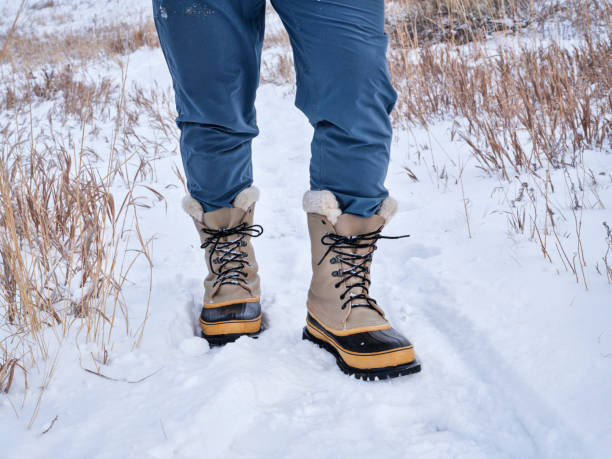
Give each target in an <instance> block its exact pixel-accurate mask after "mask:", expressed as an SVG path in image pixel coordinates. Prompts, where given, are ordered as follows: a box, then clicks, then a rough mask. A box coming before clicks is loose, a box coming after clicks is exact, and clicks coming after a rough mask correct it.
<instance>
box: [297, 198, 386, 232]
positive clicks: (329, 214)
mask: <svg viewBox="0 0 612 459" xmlns="http://www.w3.org/2000/svg"><path fill="white" fill-rule="evenodd" d="M302 207H303V208H304V210H305V211H306V212H307V213H313V214H320V215H324V216H325V217H326V218H327V219H328V220H329V221H330V222H331V224H332V225H335V224H336V223H337V222H338V217H339V216H340V215H342V211H341V210H340V205H339V204H338V200H337V199H336V196H334V194H333V193H332V192H331V191H328V190H321V191H307V192H306V193H305V194H304V199H303V200H302ZM395 212H397V201H396V200H395V199H393V198H392V197H391V196H388V197H387V198H386V199H385V200H384V201H383V202H382V204H381V205H380V209H378V212H377V215H380V216H381V217H382V218H384V219H385V223H389V221H390V220H391V218H393V216H394V215H395Z"/></svg>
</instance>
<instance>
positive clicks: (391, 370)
mask: <svg viewBox="0 0 612 459" xmlns="http://www.w3.org/2000/svg"><path fill="white" fill-rule="evenodd" d="M302 339H304V340H308V341H310V342H312V343H314V344H316V345H317V346H319V347H320V348H323V349H325V350H326V351H327V352H329V353H330V354H332V355H333V356H334V357H335V358H336V363H337V364H338V367H340V369H341V370H342V372H343V373H345V374H347V375H350V376H354V377H355V378H357V379H363V380H364V381H374V380H376V379H377V378H378V379H389V378H397V377H398V376H406V375H409V374H413V373H418V372H419V371H421V363H420V362H419V361H418V360H414V361H413V362H410V363H406V364H404V365H397V366H394V367H385V368H375V369H371V370H364V369H361V368H354V367H351V366H349V365H347V364H346V363H345V362H344V360H342V357H340V354H338V351H336V349H335V348H334V347H333V346H332V345H331V344H329V343H327V342H326V341H323V340H320V339H318V338H316V337H315V336H313V335H312V334H311V333H310V332H309V331H308V329H307V328H306V327H304V331H303V332H302Z"/></svg>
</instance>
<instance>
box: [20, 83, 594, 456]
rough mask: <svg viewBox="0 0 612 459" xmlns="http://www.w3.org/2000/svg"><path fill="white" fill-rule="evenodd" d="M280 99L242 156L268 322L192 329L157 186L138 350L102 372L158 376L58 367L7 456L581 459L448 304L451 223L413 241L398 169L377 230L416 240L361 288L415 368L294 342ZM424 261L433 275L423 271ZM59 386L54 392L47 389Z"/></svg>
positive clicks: (190, 256)
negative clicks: (210, 339)
mask: <svg viewBox="0 0 612 459" xmlns="http://www.w3.org/2000/svg"><path fill="white" fill-rule="evenodd" d="M283 91H285V89H283V88H276V87H273V86H265V87H263V88H261V90H260V93H259V98H258V112H259V119H260V128H261V130H262V135H261V137H260V138H258V139H257V141H256V143H255V147H254V151H255V153H254V157H255V159H254V161H255V171H256V172H255V176H256V183H257V184H258V185H259V186H260V187H261V189H262V199H261V202H260V203H259V205H258V208H257V213H256V217H257V221H258V222H259V223H261V224H262V225H263V226H264V228H265V233H264V235H263V236H262V237H261V238H259V239H257V240H256V242H255V245H256V250H257V255H258V261H259V263H260V266H261V273H262V276H263V291H264V298H265V299H264V302H263V308H264V310H265V312H266V314H267V317H268V320H269V329H268V330H267V331H266V332H265V333H263V334H262V335H261V337H260V338H259V339H257V340H253V339H247V338H243V339H241V340H239V341H238V342H236V343H234V344H231V345H228V346H225V347H224V348H220V349H213V350H210V349H208V346H207V345H206V343H205V342H204V341H203V340H201V339H200V338H198V337H196V336H195V335H196V334H197V328H198V325H197V320H196V319H197V315H198V312H199V305H200V302H201V295H202V292H201V277H202V268H203V261H202V258H201V257H202V254H201V252H200V250H199V248H198V246H197V243H196V235H195V233H194V231H193V228H192V226H191V222H190V221H189V220H188V219H187V218H186V217H185V216H183V215H182V210H181V209H180V207H179V206H178V204H177V203H178V202H179V200H180V197H181V194H182V191H180V190H179V189H178V188H175V189H172V188H169V189H167V193H166V199H167V201H168V210H167V214H166V211H165V208H164V206H163V205H159V206H156V207H155V208H153V209H150V210H146V211H145V212H144V213H143V214H142V219H143V223H144V224H143V227H145V228H149V230H150V232H151V233H155V234H157V239H156V242H155V247H154V256H155V260H154V262H155V271H154V276H155V278H154V291H153V303H152V308H151V317H150V319H149V323H148V325H147V329H146V333H145V337H144V342H143V345H142V347H141V348H140V349H138V350H136V351H134V352H132V353H127V354H125V355H122V356H119V357H117V358H115V359H114V360H113V361H112V362H111V364H110V365H109V366H108V367H106V368H104V370H103V372H104V373H105V374H107V375H110V376H121V377H125V378H127V379H130V380H136V379H139V378H141V377H143V376H146V375H150V374H153V373H155V372H157V373H155V374H153V376H151V377H150V378H148V379H146V380H145V381H143V382H141V383H138V384H133V385H131V384H125V383H117V382H110V381H106V380H102V379H100V378H97V377H95V376H93V375H90V374H86V373H84V372H83V373H76V374H74V373H70V372H60V373H58V374H57V375H56V378H55V379H54V383H53V385H52V387H51V388H50V389H49V391H48V393H47V394H46V395H45V403H44V404H43V406H42V409H41V413H40V414H39V419H40V420H41V421H40V422H41V423H42V422H43V420H47V419H50V418H52V417H53V416H54V415H56V414H57V415H58V416H59V421H58V422H57V424H56V425H55V426H54V427H53V431H52V432H53V434H52V435H47V436H45V437H44V438H42V439H41V438H38V439H37V441H36V442H24V443H22V444H21V445H20V446H19V447H17V446H15V447H14V448H15V449H14V450H13V451H11V452H10V453H9V457H17V456H21V457H36V456H45V455H46V454H44V453H43V454H41V453H40V452H41V451H42V450H41V447H44V451H58V450H59V449H60V448H64V447H65V445H66V444H69V445H70V446H69V447H68V448H67V449H62V451H63V454H62V456H63V457H159V458H165V457H295V458H300V457H305V456H310V457H313V456H314V457H349V456H352V455H356V456H364V457H365V456H374V455H380V454H382V455H383V456H385V457H415V456H417V457H436V458H438V457H457V456H460V457H559V456H563V457H588V456H590V455H591V454H592V452H591V453H589V451H588V449H585V448H586V447H585V446H584V445H583V444H582V441H581V440H579V439H578V435H577V434H576V433H575V432H573V431H572V430H571V429H570V428H569V427H568V426H567V425H565V423H564V421H563V419H562V417H560V416H559V414H558V413H556V412H555V410H553V409H551V408H550V407H549V406H547V403H546V402H545V401H543V400H542V395H543V394H542V393H541V392H538V390H536V389H534V385H533V383H530V382H529V381H528V380H527V379H525V375H524V374H520V373H519V372H518V371H517V369H516V368H513V363H512V362H510V361H508V358H507V356H506V355H504V354H507V353H505V352H503V350H500V349H499V348H498V347H497V346H498V344H496V343H495V342H494V341H495V340H494V339H492V338H491V336H492V335H493V336H495V334H496V333H497V330H495V328H494V327H493V328H491V327H486V328H485V327H482V325H481V324H478V323H475V322H474V321H473V320H472V319H471V317H470V314H471V313H472V312H473V308H471V309H469V310H467V311H462V310H461V302H462V301H465V299H460V298H458V295H457V292H453V290H452V288H453V284H452V282H454V281H455V276H460V274H459V273H455V269H456V264H460V263H463V262H465V260H466V259H460V258H457V259H454V261H453V260H452V259H451V257H452V256H451V254H448V255H446V252H451V251H452V250H451V246H450V245H449V240H450V241H455V242H456V241H459V240H464V239H465V236H464V235H463V234H456V233H458V232H459V230H457V232H456V233H453V234H450V235H449V234H448V233H445V234H446V236H444V237H441V236H440V234H435V232H433V231H430V232H429V233H428V234H427V236H425V232H424V229H426V228H427V227H433V224H432V220H435V219H436V217H434V216H433V214H431V215H432V216H430V218H429V221H423V220H421V221H419V222H418V223H417V222H416V220H414V214H418V213H419V212H420V211H419V206H420V204H418V203H420V202H427V196H421V195H420V193H421V192H422V190H419V189H418V188H414V187H413V191H405V194H402V190H407V189H408V188H407V186H409V185H408V184H407V181H405V179H403V177H401V176H400V175H399V174H398V173H397V168H398V167H400V166H401V161H397V164H395V162H394V165H393V167H392V172H391V174H390V176H391V178H392V180H391V182H392V183H391V184H390V185H391V188H392V189H394V191H395V192H396V194H399V195H400V196H399V197H400V201H402V204H403V205H402V209H401V211H400V213H399V214H398V215H397V217H396V219H395V220H394V221H393V222H392V223H391V224H390V225H389V228H387V230H386V232H387V233H388V234H395V233H400V232H401V231H404V232H405V231H406V230H408V231H409V232H413V231H412V230H413V229H414V230H415V232H416V234H413V238H412V240H409V241H410V242H408V243H406V244H393V243H384V242H383V243H381V244H380V246H381V247H380V250H379V251H378V253H377V261H376V265H375V266H376V267H375V271H374V274H373V275H374V285H375V287H374V289H373V293H374V295H375V297H376V298H378V299H379V302H380V303H381V304H383V305H385V307H386V309H387V311H388V314H389V316H390V319H391V321H392V322H393V323H394V324H395V326H396V327H397V328H398V329H400V330H401V331H402V332H404V333H406V334H407V335H408V336H411V337H412V338H413V340H414V342H415V345H416V349H417V352H418V353H419V356H420V358H421V359H422V361H423V365H424V366H423V372H422V373H420V374H417V375H413V376H410V377H404V378H399V379H396V380H392V381H387V382H376V383H366V382H363V381H358V380H355V379H352V378H348V377H346V376H345V375H343V374H342V373H341V372H340V371H338V369H337V368H336V365H335V362H334V360H333V358H332V357H331V356H329V355H328V354H326V353H324V352H322V351H321V350H319V349H318V348H316V347H315V346H314V345H312V344H310V343H308V342H304V341H302V340H301V327H302V326H303V320H304V316H305V308H304V299H305V295H306V289H307V285H308V282H309V276H310V265H309V263H310V259H309V247H308V239H307V231H306V222H305V216H304V214H303V212H302V210H301V208H300V201H301V195H302V193H303V191H304V190H305V189H306V186H307V162H308V155H307V151H308V148H307V147H308V142H309V137H310V128H309V126H308V125H307V123H306V121H305V120H304V119H303V117H302V116H301V115H300V114H299V113H298V112H297V110H296V109H294V108H293V107H292V101H291V98H290V97H284V95H283ZM279 113H282V116H279ZM398 148H399V147H398ZM397 156H399V155H396V156H395V157H396V158H397ZM177 161H178V158H168V159H164V160H161V161H160V162H159V163H158V166H157V167H158V174H159V181H158V184H157V185H158V186H160V187H164V186H165V185H167V184H169V183H175V179H174V178H173V177H172V175H171V173H170V165H171V164H172V163H175V162H177ZM164 170H167V171H168V172H167V173H165V172H164ZM164 174H165V175H164ZM402 187H404V188H402ZM398 192H399V193H398ZM412 193H414V194H412ZM452 199H453V200H454V199H455V198H452ZM407 201H408V202H407ZM431 204H432V207H435V203H433V202H431ZM406 207H408V208H409V210H406ZM450 218H451V219H455V218H460V215H452V213H451V217H450ZM442 226H444V223H443V224H442ZM419 233H420V234H419ZM436 239H437V241H436ZM433 261H436V263H437V266H438V267H439V268H440V269H439V270H437V271H436V270H432V269H431V268H430V267H431V266H436V265H435V264H434V265H429V267H428V264H429V263H432V262H433ZM471 269H473V267H471ZM142 281H143V285H145V282H144V281H145V279H144V274H143V279H142ZM135 282H136V286H135V287H134V289H133V290H131V291H130V293H129V296H130V299H131V300H132V301H131V302H132V303H134V304H138V303H142V294H143V290H144V287H142V288H138V287H137V284H138V282H139V279H135ZM445 282H446V285H445ZM470 282H471V284H472V285H471V288H473V289H480V291H481V292H482V293H483V294H488V293H490V292H491V291H492V289H491V287H489V286H487V283H488V279H486V278H483V279H471V281H470ZM406 289H407V291H408V298H406V297H405V294H404V293H403V292H405V290H406ZM509 325H510V326H512V324H509ZM75 379H76V380H75ZM64 387H70V393H69V394H64V393H62V389H61V388H64ZM65 397H69V399H70V400H71V403H70V404H69V405H67V404H66V403H65V402H63V400H65ZM77 424H78V425H79V427H78V434H76V435H75V430H74V429H75V427H74V426H75V425H77ZM12 430H13V432H12V433H14V434H15V435H24V433H23V432H21V431H20V430H19V429H16V428H15V427H13V428H12ZM26 436H27V434H26ZM100 439H103V440H102V441H100ZM595 455H596V454H595Z"/></svg>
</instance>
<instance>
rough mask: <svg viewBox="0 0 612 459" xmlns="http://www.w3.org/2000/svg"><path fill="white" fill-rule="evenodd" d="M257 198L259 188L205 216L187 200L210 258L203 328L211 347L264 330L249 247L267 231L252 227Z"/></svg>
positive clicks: (254, 263) (256, 279) (200, 207)
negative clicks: (252, 241)
mask: <svg viewBox="0 0 612 459" xmlns="http://www.w3.org/2000/svg"><path fill="white" fill-rule="evenodd" d="M258 197H259V190H258V189H257V188H255V187H250V188H246V189H244V190H243V191H241V192H240V193H239V194H238V195H237V196H236V198H235V199H234V201H233V206H234V207H227V208H223V209H219V210H215V211H212V212H204V211H203V209H202V206H201V204H200V203H199V202H198V201H196V200H195V199H194V198H192V197H191V196H185V198H183V209H184V210H185V211H186V212H187V214H189V215H190V216H191V217H192V218H193V221H194V223H195V226H196V229H197V230H198V234H199V235H200V241H201V243H202V245H201V248H203V249H204V250H205V254H206V265H207V267H208V275H207V276H206V278H205V279H204V305H203V308H202V313H201V315H200V326H201V327H202V334H203V336H204V338H206V339H207V340H208V342H209V343H210V344H211V345H223V344H225V343H229V342H232V341H235V340H236V339H238V338H239V337H240V336H242V335H249V336H253V335H256V334H257V333H258V332H259V331H260V329H261V318H262V313H261V304H260V297H261V292H260V286H259V276H258V274H257V262H256V261H255V253H254V251H253V246H252V245H251V238H252V237H257V236H260V235H261V234H262V233H263V228H262V227H261V226H259V225H254V224H253V213H254V209H255V202H256V201H257V199H258Z"/></svg>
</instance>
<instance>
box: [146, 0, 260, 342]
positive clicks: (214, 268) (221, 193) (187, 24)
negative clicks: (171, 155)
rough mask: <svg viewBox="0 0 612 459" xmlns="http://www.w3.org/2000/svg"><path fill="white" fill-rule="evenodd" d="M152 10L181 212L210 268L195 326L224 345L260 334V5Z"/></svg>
mask: <svg viewBox="0 0 612 459" xmlns="http://www.w3.org/2000/svg"><path fill="white" fill-rule="evenodd" d="M153 8H154V10H155V12H154V16H155V25H156V27H157V31H158V34H159V38H160V42H161V46H162V50H163V52H164V56H165V58H166V61H167V63H168V67H169V69H170V73H171V75H172V81H173V86H174V92H175V96H176V107H177V111H178V118H177V124H178V126H179V128H180V129H181V156H182V158H183V165H184V168H185V175H186V176H187V187H188V190H189V196H186V197H185V198H184V199H183V208H184V209H185V211H186V212H187V214H189V215H190V216H191V217H192V218H193V222H194V224H195V227H196V229H197V231H198V235H199V237H200V242H201V244H202V245H201V247H202V248H203V249H204V250H205V257H206V265H207V268H208V275H207V276H206V278H205V279H204V302H203V307H202V312H201V314H200V326H201V328H202V334H203V336H204V337H205V338H206V339H207V340H208V342H209V343H210V344H211V345H220V344H224V343H227V342H230V341H234V340H235V339H237V338H238V337H240V336H243V335H251V334H255V333H258V332H259V331H260V328H261V319H262V313H261V304H260V295H261V291H260V285H259V275H258V267H257V262H256V260H255V252H254V250H253V247H252V245H251V238H253V237H257V236H259V235H260V234H261V233H262V231H263V229H262V228H261V227H260V226H259V225H254V224H253V216H254V215H253V214H254V208H255V202H256V201H257V197H258V195H259V192H258V190H257V189H256V188H255V187H252V186H251V183H252V168H251V140H252V139H253V137H255V136H256V135H257V133H258V131H257V125H256V122H255V108H254V102H255V92H256V89H257V84H258V82H259V63H260V57H261V46H262V41H263V33H264V19H265V0H248V1H247V0H205V1H204V0H153Z"/></svg>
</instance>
